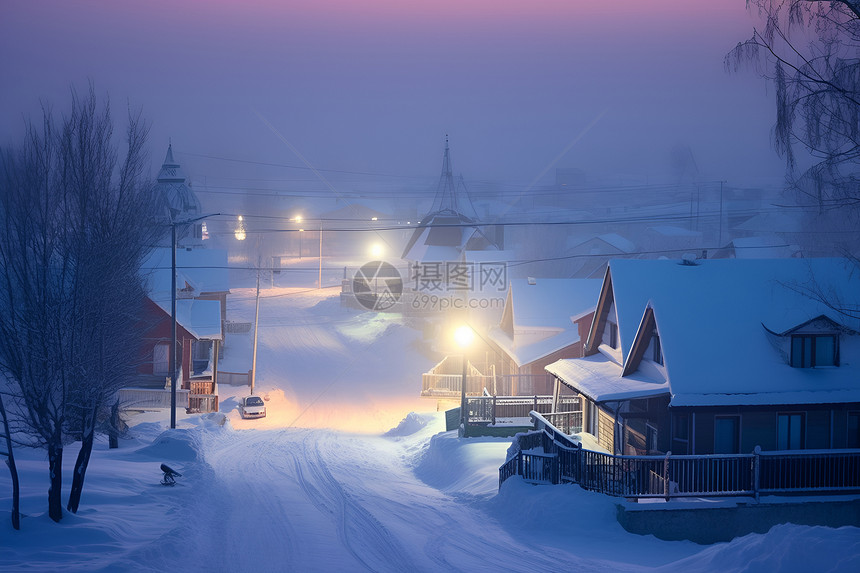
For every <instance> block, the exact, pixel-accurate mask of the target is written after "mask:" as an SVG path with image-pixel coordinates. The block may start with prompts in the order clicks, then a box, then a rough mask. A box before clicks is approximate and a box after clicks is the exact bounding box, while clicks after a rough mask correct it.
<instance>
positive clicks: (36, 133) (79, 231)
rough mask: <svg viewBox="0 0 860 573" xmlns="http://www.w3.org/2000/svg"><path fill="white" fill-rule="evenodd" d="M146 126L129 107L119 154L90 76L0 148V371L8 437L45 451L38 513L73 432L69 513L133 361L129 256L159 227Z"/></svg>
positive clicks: (135, 275)
mask: <svg viewBox="0 0 860 573" xmlns="http://www.w3.org/2000/svg"><path fill="white" fill-rule="evenodd" d="M146 134H147V128H146V126H145V125H144V124H143V122H141V120H140V118H139V116H134V115H131V116H130V117H129V128H128V131H127V134H126V135H127V137H126V143H127V145H128V148H127V150H126V151H125V155H124V158H123V160H122V161H118V157H119V152H118V150H117V149H116V147H115V146H114V144H113V141H112V139H113V137H112V135H113V123H112V120H111V115H110V108H109V106H108V105H107V104H105V105H104V106H99V104H98V101H97V98H96V95H95V92H94V89H93V87H92V86H90V91H89V94H88V95H87V96H86V97H83V98H82V97H79V96H78V95H77V93H75V92H73V94H72V105H71V111H70V112H69V113H68V115H66V116H64V117H63V119H62V121H61V124H60V127H59V128H57V127H55V123H54V119H53V114H52V113H51V111H50V110H49V109H47V108H44V109H43V114H42V123H41V128H40V129H37V128H36V127H35V126H33V125H32V124H31V125H29V127H28V130H27V136H26V138H25V141H24V143H23V145H21V146H20V147H19V148H17V150H9V151H7V152H5V153H3V154H2V157H3V159H2V168H3V169H2V174H3V177H2V179H0V185H2V187H0V266H2V268H0V297H2V301H0V307H2V308H0V370H2V371H3V372H4V373H5V374H6V375H7V377H9V378H10V379H11V380H13V381H14V382H15V384H16V386H17V394H16V395H15V396H14V397H13V400H15V402H16V406H17V408H16V411H18V412H20V414H21V415H20V417H19V418H18V423H17V427H16V429H18V430H25V432H18V434H17V435H20V436H26V437H24V438H21V440H22V441H24V442H26V443H27V445H34V446H40V447H45V448H46V449H47V450H48V465H49V468H48V469H49V476H50V487H49V490H48V508H49V515H50V516H51V518H52V519H54V520H55V521H59V520H60V519H61V517H62V504H61V501H60V492H61V484H62V481H61V475H62V473H61V471H62V454H63V447H64V445H65V444H66V443H68V442H69V441H70V439H71V437H72V436H78V437H80V438H81V440H82V445H81V450H80V453H79V455H78V458H77V460H76V463H75V469H74V475H73V481H72V489H71V494H70V497H69V504H68V509H69V510H70V511H73V512H74V511H77V508H78V505H79V503H80V496H81V491H82V488H83V483H84V477H85V474H86V469H87V464H88V462H89V458H90V454H91V452H92V446H93V439H94V432H95V428H96V424H97V422H98V420H99V419H100V418H102V417H104V416H106V412H107V410H108V409H109V407H110V403H111V400H113V397H114V395H115V393H116V390H117V389H118V388H119V387H121V386H123V385H124V384H125V383H126V382H127V380H128V376H129V375H130V374H131V373H132V371H133V368H134V361H135V359H136V358H137V351H138V344H136V343H135V340H134V333H133V332H132V324H133V323H134V321H133V320H132V317H133V316H134V315H135V314H136V312H137V311H138V310H140V308H142V301H143V297H144V295H145V293H144V290H143V285H142V278H141V277H140V275H139V268H140V262H141V260H142V258H143V257H144V255H145V254H146V249H147V246H148V245H150V244H152V236H153V235H154V234H155V233H157V232H158V231H159V229H158V227H157V226H156V225H154V224H153V223H154V216H153V213H152V208H153V206H154V205H155V202H154V201H152V199H151V197H152V196H151V194H152V189H153V188H152V186H151V185H150V184H149V183H148V182H147V181H146V179H145V178H144V177H143V167H144V162H145V154H144V152H143V145H144V142H145V140H146Z"/></svg>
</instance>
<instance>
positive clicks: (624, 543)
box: [0, 288, 860, 572]
mask: <svg viewBox="0 0 860 573" xmlns="http://www.w3.org/2000/svg"><path fill="white" fill-rule="evenodd" d="M232 292H233V293H234V294H233V295H232V297H231V298H232V300H231V302H230V305H231V308H230V310H229V312H230V318H231V319H232V320H243V319H248V320H250V319H251V318H253V291H252V290H251V289H233V291H232ZM334 294H335V293H334V292H332V291H331V290H325V289H324V290H323V291H316V290H307V289H300V288H276V289H266V290H265V291H264V296H265V297H266V298H264V299H263V300H262V302H261V311H260V314H261V320H260V344H259V349H258V370H259V374H258V380H257V385H258V391H257V393H258V394H260V395H262V396H267V397H268V398H269V399H268V401H267V402H266V403H267V407H268V412H269V415H268V416H267V417H266V418H265V419H261V420H241V419H240V418H239V415H238V411H237V410H236V408H235V405H236V403H237V398H238V397H239V396H241V395H244V393H245V392H247V389H246V388H238V387H236V388H230V387H224V386H222V387H221V389H220V395H221V399H222V413H221V414H210V415H194V416H185V415H184V414H183V415H180V416H179V424H178V425H179V428H177V429H176V430H170V431H165V429H166V422H167V416H166V414H165V413H163V412H161V413H149V414H143V415H140V416H136V417H134V418H133V419H132V420H131V423H132V424H133V427H132V430H131V433H130V436H129V438H128V439H126V440H123V441H122V442H121V444H120V448H119V449H118V450H109V449H108V448H107V443H106V442H105V441H99V442H98V443H97V444H96V448H95V451H94V453H93V460H92V462H91V464H90V470H89V473H88V475H87V484H86V488H85V490H84V496H83V499H82V503H81V509H80V511H79V512H78V514H77V515H72V514H67V515H66V516H65V517H64V519H63V521H62V522H61V523H60V524H55V523H53V522H52V521H50V519H49V518H48V517H47V515H46V490H47V483H48V482H47V470H46V463H45V461H44V454H43V453H42V452H39V451H23V450H19V451H18V452H16V453H17V456H18V459H19V469H20V471H21V474H22V481H23V495H22V510H23V512H24V513H25V514H26V515H27V517H26V518H24V519H23V522H22V529H21V531H17V532H16V531H14V530H12V528H11V525H10V522H9V507H10V502H9V496H10V483H9V476H8V473H7V472H0V569H2V570H4V571H43V570H58V569H63V570H69V571H84V570H86V571H172V570H175V571H189V570H205V571H494V570H495V571H538V570H563V571H580V570H581V571H640V570H654V569H655V568H656V569H658V570H660V569H662V570H666V571H678V570H683V571H693V572H695V571H804V572H805V571H860V529H858V528H851V527H848V528H841V529H828V528H823V527H801V526H794V525H782V526H777V527H775V528H773V529H772V530H771V531H770V532H769V533H767V534H764V535H756V534H753V535H748V536H745V537H743V538H739V539H736V540H734V541H732V542H731V543H723V544H716V545H713V546H709V547H705V546H700V545H696V544H694V543H691V542H666V541H660V540H657V539H655V538H653V537H651V536H638V535H633V534H629V533H627V532H625V531H624V530H623V529H622V528H621V527H620V525H618V523H617V522H616V520H615V517H614V515H615V508H614V505H613V503H612V502H611V500H609V499H607V498H605V497H603V496H600V495H597V494H592V493H589V492H585V491H582V490H581V489H579V488H578V487H576V486H555V487H552V486H530V485H528V484H525V483H524V482H522V480H521V479H519V478H513V479H510V480H508V481H507V482H506V483H505V485H504V487H503V488H502V490H501V491H500V492H497V483H498V471H497V469H498V466H499V465H500V464H501V463H502V462H503V461H504V456H505V450H506V449H507V447H508V445H509V441H508V440H503V439H469V440H461V439H458V438H457V437H456V433H450V432H444V427H443V421H442V416H441V414H439V413H436V412H433V411H432V410H435V404H434V403H433V402H427V401H421V400H420V399H418V398H417V396H418V391H419V390H420V372H422V371H423V370H426V369H427V368H428V367H429V366H430V365H432V363H433V357H432V356H429V355H428V354H427V353H426V352H425V351H424V350H423V348H422V342H421V336H420V333H419V332H418V331H416V330H414V329H412V328H410V327H409V326H408V325H406V324H404V322H403V320H402V319H400V318H398V317H395V316H379V315H372V314H366V313H357V312H355V311H345V310H342V309H341V308H340V306H339V304H338V302H337V298H336V296H332V295H334ZM249 362H250V343H249V337H245V338H242V335H237V336H236V337H232V338H231V340H229V341H228V347H227V352H226V355H225V362H224V364H225V365H231V363H232V366H234V367H235V368H237V369H239V368H242V367H244V368H245V369H247V367H248V363H249ZM410 412H417V413H410ZM386 430H388V431H386ZM75 454H76V446H75V445H74V444H73V445H71V446H69V447H68V448H67V449H66V455H65V461H66V467H67V470H66V473H65V476H64V477H65V479H66V481H67V482H69V481H70V469H71V466H72V464H73V462H74V456H75ZM162 462H165V463H167V464H168V465H170V466H172V467H174V468H175V469H177V470H178V471H180V472H181V473H182V474H183V475H182V477H181V478H178V484H177V485H176V486H175V487H173V488H168V487H163V486H161V485H159V484H158V480H159V477H160V474H159V470H158V467H159V464H160V463H162ZM67 491H68V489H66V493H67Z"/></svg>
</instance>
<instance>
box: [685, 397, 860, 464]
mask: <svg viewBox="0 0 860 573" xmlns="http://www.w3.org/2000/svg"><path fill="white" fill-rule="evenodd" d="M857 410H860V404H857V403H852V404H834V405H821V406H817V405H799V406H768V407H762V408H760V409H748V408H723V409H711V410H706V411H703V410H695V412H696V415H695V418H696V420H695V424H694V426H695V428H694V431H695V452H694V453H695V454H711V453H713V451H714V418H715V417H716V416H732V415H737V416H740V451H741V453H749V452H752V451H753V449H754V448H755V447H756V446H759V447H761V449H762V450H776V449H777V416H778V415H779V414H789V413H801V414H804V416H805V424H804V428H803V440H804V448H805V449H810V450H813V449H829V448H836V449H840V448H846V447H847V435H846V433H847V430H848V428H847V423H848V412H849V411H857ZM683 411H685V412H691V411H692V410H689V409H685V410H683ZM678 412H681V410H678ZM831 436H832V438H831Z"/></svg>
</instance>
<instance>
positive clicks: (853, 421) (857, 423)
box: [846, 412, 860, 448]
mask: <svg viewBox="0 0 860 573" xmlns="http://www.w3.org/2000/svg"><path fill="white" fill-rule="evenodd" d="M846 445H847V446H848V447H849V448H860V412H848V440H847V444H846Z"/></svg>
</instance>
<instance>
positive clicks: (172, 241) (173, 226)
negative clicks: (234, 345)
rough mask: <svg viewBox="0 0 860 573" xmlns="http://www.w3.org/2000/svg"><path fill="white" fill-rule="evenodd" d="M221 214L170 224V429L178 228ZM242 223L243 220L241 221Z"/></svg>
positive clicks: (173, 410) (173, 412) (173, 394)
mask: <svg viewBox="0 0 860 573" xmlns="http://www.w3.org/2000/svg"><path fill="white" fill-rule="evenodd" d="M220 214H221V213H210V214H208V215H201V216H200V217H195V218H193V219H183V220H182V221H171V222H170V247H171V248H170V269H171V272H170V339H171V343H170V353H169V354H168V370H169V371H170V429H174V428H176V378H177V372H176V226H177V225H187V224H189V223H195V222H197V221H200V220H202V219H205V218H206V217H214V216H216V215H220ZM239 220H240V221H241V218H240V219H239Z"/></svg>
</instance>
